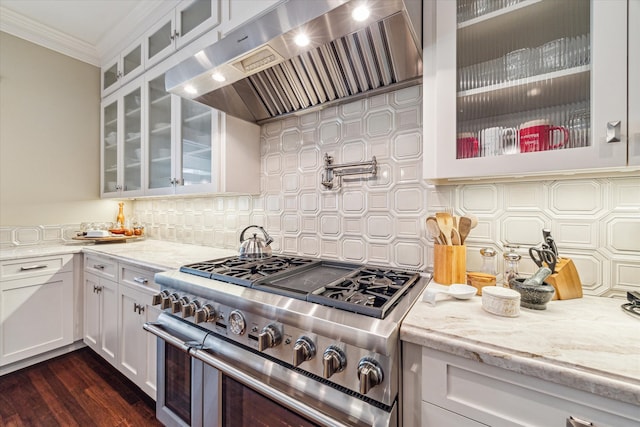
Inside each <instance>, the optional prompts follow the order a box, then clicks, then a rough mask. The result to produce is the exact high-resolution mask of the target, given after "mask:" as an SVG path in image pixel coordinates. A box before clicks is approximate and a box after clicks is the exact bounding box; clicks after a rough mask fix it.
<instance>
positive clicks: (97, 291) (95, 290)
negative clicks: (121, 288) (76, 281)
mask: <svg viewBox="0 0 640 427" xmlns="http://www.w3.org/2000/svg"><path fill="white" fill-rule="evenodd" d="M93 292H95V293H96V294H99V293H100V292H102V286H96V285H94V286H93Z"/></svg>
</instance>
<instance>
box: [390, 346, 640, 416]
mask: <svg viewBox="0 0 640 427" xmlns="http://www.w3.org/2000/svg"><path fill="white" fill-rule="evenodd" d="M403 346H404V347H403V355H404V356H403V357H404V360H403V367H404V369H405V372H404V373H403V375H404V380H405V383H406V384H405V387H404V389H403V391H404V396H405V397H404V399H405V402H404V404H403V413H404V424H405V425H422V426H425V427H429V426H445V425H446V426H448V425H451V426H480V425H489V426H492V427H501V426H505V427H506V426H514V425H527V426H540V427H547V426H564V425H567V424H566V423H567V420H569V419H570V418H571V417H573V418H576V419H580V420H584V421H587V422H591V423H593V424H592V425H593V426H594V427H631V426H637V425H638V423H639V422H640V412H639V411H638V407H637V406H634V405H631V404H628V403H624V402H620V401H616V400H612V399H608V398H605V397H601V396H597V395H594V394H591V393H587V392H583V391H580V390H576V389H572V388H569V387H566V386H562V385H559V384H555V383H551V382H548V381H544V380H541V379H539V378H533V377H528V376H525V375H522V374H518V373H515V372H512V371H508V370H505V369H500V368H497V367H495V366H490V365H487V364H484V363H480V362H478V361H475V360H471V359H466V358H462V357H458V356H454V355H451V354H449V353H444V352H440V351H437V350H433V349H430V348H426V347H419V346H416V345H414V344H408V343H403ZM411 367H413V368H414V371H411ZM416 367H420V368H419V372H415V368H416ZM416 373H418V377H417V378H415V377H416ZM411 377H414V378H411ZM418 381H420V383H418ZM411 388H412V389H411ZM417 396H420V397H419V398H418V397H417ZM418 408H419V409H418ZM407 423H409V424H407ZM578 425H580V424H578ZM585 425H587V424H585Z"/></svg>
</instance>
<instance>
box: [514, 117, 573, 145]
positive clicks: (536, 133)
mask: <svg viewBox="0 0 640 427" xmlns="http://www.w3.org/2000/svg"><path fill="white" fill-rule="evenodd" d="M556 133H561V134H562V135H559V137H560V138H558V140H561V142H557V143H556V135H555V134H556ZM568 142H569V131H568V130H567V129H566V128H564V127H562V126H551V125H550V124H549V121H548V120H544V119H541V120H532V121H530V122H526V123H524V124H522V126H520V152H521V153H530V152H532V151H546V150H553V149H556V148H560V147H563V146H564V145H565V144H567V143H568Z"/></svg>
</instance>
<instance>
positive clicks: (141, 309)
mask: <svg viewBox="0 0 640 427" xmlns="http://www.w3.org/2000/svg"><path fill="white" fill-rule="evenodd" d="M136 311H137V312H138V314H142V313H144V305H142V304H138V303H133V312H134V313H135V312H136Z"/></svg>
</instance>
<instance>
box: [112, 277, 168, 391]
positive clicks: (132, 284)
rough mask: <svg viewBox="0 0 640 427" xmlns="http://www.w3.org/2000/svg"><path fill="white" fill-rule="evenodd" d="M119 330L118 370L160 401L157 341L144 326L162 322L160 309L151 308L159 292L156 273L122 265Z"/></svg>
mask: <svg viewBox="0 0 640 427" xmlns="http://www.w3.org/2000/svg"><path fill="white" fill-rule="evenodd" d="M120 271H121V279H120V288H119V308H118V310H119V311H118V312H119V315H118V330H119V331H120V357H119V362H118V369H119V370H120V371H121V372H122V373H124V374H125V375H126V376H127V377H128V378H129V379H130V380H132V381H133V382H134V383H136V384H137V385H138V386H139V387H140V388H141V389H142V390H144V391H145V393H147V394H148V395H149V396H151V397H152V398H154V399H155V398H156V338H155V336H154V335H152V334H149V333H148V332H146V331H145V330H144V329H142V326H143V325H144V324H145V323H146V322H153V321H155V320H157V319H158V315H159V314H160V310H158V309H157V308H155V307H153V306H151V305H150V304H149V303H150V302H151V298H152V297H153V295H154V294H155V293H157V292H158V290H159V289H158V288H159V287H157V285H155V284H154V282H153V272H150V271H145V270H141V269H136V268H134V267H132V266H128V265H126V266H121V267H120Z"/></svg>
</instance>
